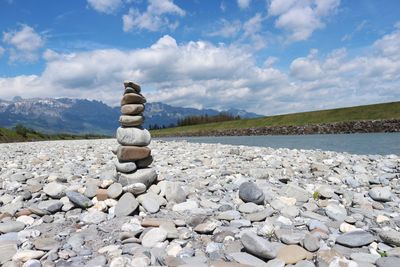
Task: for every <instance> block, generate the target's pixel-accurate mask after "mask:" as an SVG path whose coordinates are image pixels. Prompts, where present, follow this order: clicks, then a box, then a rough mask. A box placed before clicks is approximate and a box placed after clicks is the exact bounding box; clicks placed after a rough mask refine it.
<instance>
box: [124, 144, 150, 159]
mask: <svg viewBox="0 0 400 267" xmlns="http://www.w3.org/2000/svg"><path fill="white" fill-rule="evenodd" d="M150 154H151V150H150V148H148V147H138V146H119V147H118V150H117V157H118V160H119V161H120V162H124V161H125V162H126V161H136V160H140V159H145V158H147V157H148V156H150Z"/></svg>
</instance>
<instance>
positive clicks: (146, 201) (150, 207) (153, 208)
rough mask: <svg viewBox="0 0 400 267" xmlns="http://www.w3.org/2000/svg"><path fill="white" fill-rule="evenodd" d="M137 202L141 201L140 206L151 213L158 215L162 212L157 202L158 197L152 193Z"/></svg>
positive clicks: (142, 196) (144, 195)
mask: <svg viewBox="0 0 400 267" xmlns="http://www.w3.org/2000/svg"><path fill="white" fill-rule="evenodd" d="M137 200H138V201H139V203H140V205H141V206H142V207H143V208H144V209H145V210H147V211H148V212H150V213H156V212H157V211H159V210H160V204H159V203H158V201H157V196H156V195H155V194H154V193H152V192H148V193H146V194H143V195H140V196H139V197H138V198H137Z"/></svg>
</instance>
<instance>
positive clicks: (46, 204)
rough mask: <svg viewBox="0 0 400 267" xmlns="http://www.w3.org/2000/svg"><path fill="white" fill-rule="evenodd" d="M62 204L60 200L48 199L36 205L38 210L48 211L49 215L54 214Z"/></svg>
mask: <svg viewBox="0 0 400 267" xmlns="http://www.w3.org/2000/svg"><path fill="white" fill-rule="evenodd" d="M62 206H63V203H62V202H61V201H60V200H55V199H50V200H45V201H42V202H40V203H39V204H38V208H39V209H42V210H45V211H48V212H50V213H55V212H57V211H59V210H60V209H61V207H62Z"/></svg>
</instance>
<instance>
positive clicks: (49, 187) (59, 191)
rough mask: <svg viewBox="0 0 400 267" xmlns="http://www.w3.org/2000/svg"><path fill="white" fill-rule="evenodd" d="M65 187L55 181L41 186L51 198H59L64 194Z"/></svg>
mask: <svg viewBox="0 0 400 267" xmlns="http://www.w3.org/2000/svg"><path fill="white" fill-rule="evenodd" d="M66 188H67V187H66V186H65V185H63V184H60V183H57V182H51V183H49V184H46V185H45V186H44V187H43V191H44V192H45V193H46V194H47V195H49V196H50V197H52V198H57V199H60V198H62V197H63V196H65V189H66Z"/></svg>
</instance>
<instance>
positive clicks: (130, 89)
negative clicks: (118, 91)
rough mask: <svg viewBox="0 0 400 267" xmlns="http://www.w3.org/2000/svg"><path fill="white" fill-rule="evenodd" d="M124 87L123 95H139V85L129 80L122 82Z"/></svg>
mask: <svg viewBox="0 0 400 267" xmlns="http://www.w3.org/2000/svg"><path fill="white" fill-rule="evenodd" d="M124 87H125V93H140V91H141V90H142V89H141V88H140V85H138V84H136V83H134V82H132V81H129V80H126V81H124Z"/></svg>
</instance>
